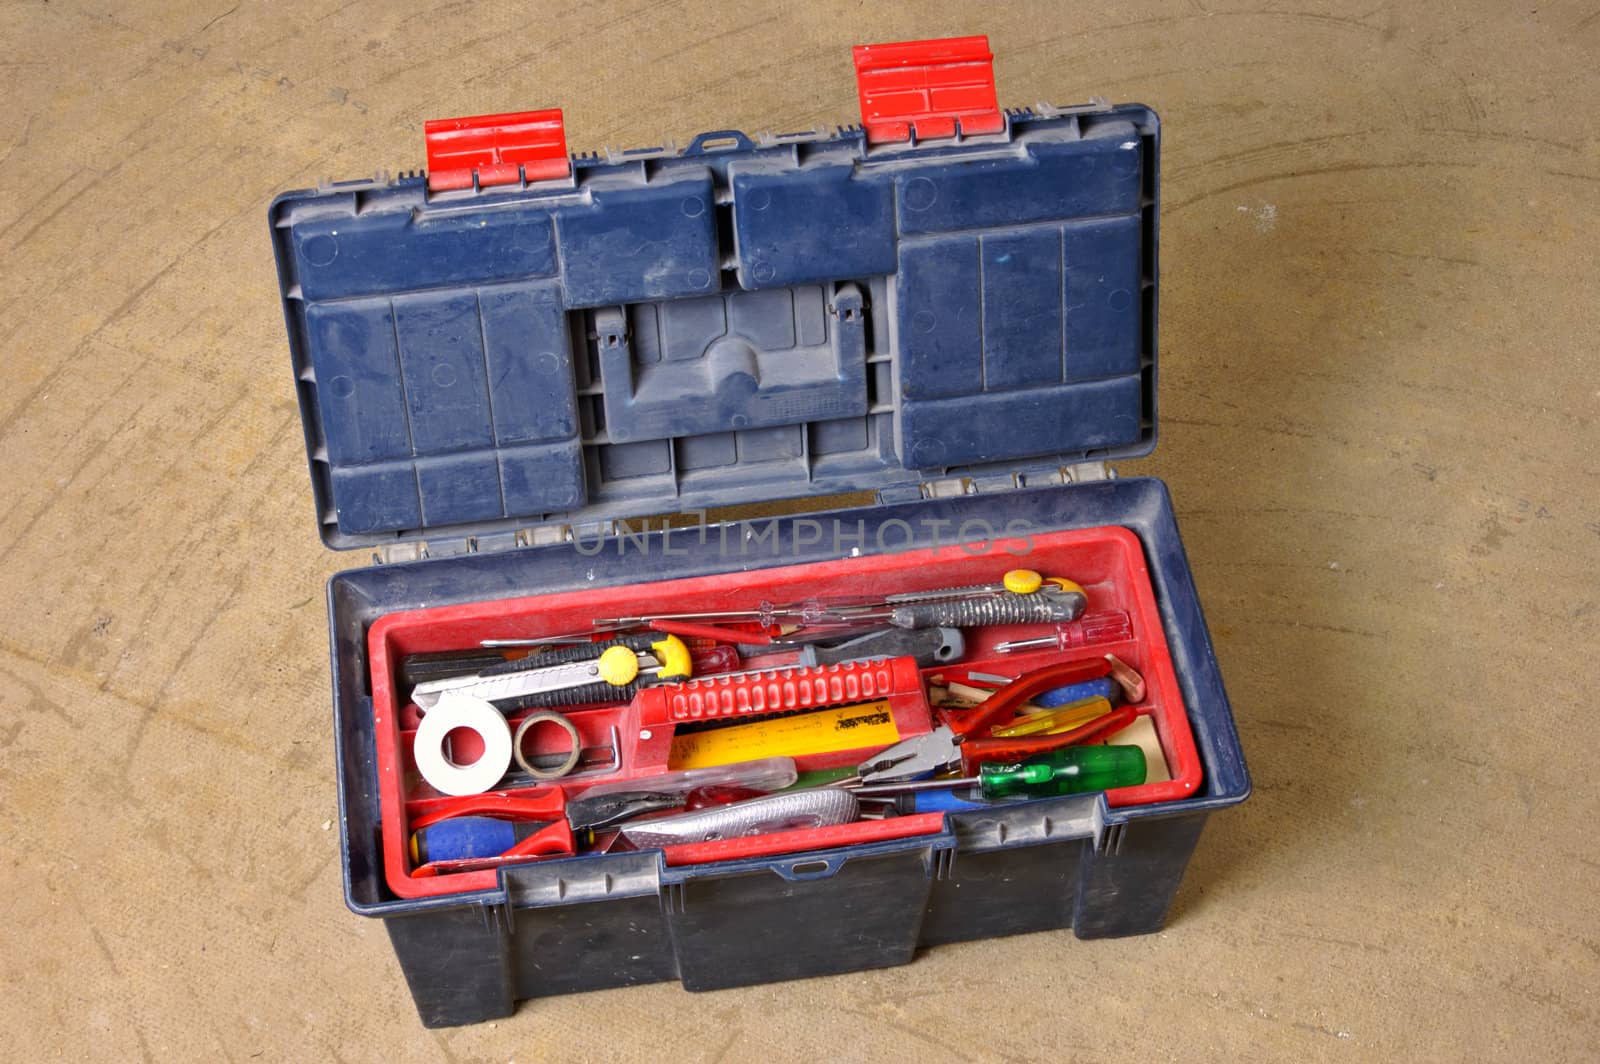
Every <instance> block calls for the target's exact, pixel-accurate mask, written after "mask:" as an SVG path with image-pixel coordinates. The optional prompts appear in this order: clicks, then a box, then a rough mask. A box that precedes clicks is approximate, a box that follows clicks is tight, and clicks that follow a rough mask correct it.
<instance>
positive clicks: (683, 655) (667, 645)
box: [650, 635, 694, 680]
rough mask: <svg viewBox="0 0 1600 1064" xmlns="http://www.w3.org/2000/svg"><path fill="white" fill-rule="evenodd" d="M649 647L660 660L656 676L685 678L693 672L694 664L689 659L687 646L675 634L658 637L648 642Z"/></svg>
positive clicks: (674, 678)
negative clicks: (659, 669) (659, 667)
mask: <svg viewBox="0 0 1600 1064" xmlns="http://www.w3.org/2000/svg"><path fill="white" fill-rule="evenodd" d="M650 649H651V650H653V651H655V652H656V660H657V661H659V662H661V671H660V672H658V673H656V676H657V677H658V678H660V679H663V680H687V679H688V678H689V677H690V676H692V675H693V674H694V666H693V664H692V663H691V662H690V660H689V647H688V645H687V644H686V643H684V641H683V640H681V639H679V638H678V637H677V636H675V635H669V636H666V637H664V638H662V639H659V640H657V641H656V642H654V643H651V644H650Z"/></svg>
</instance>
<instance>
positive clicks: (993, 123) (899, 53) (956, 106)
mask: <svg viewBox="0 0 1600 1064" xmlns="http://www.w3.org/2000/svg"><path fill="white" fill-rule="evenodd" d="M855 60H856V91H857V93H858V94H859V95H860V97H861V124H862V125H863V126H865V127H866V129H867V140H869V141H872V142H874V143H877V142H880V141H889V140H910V139H911V131H912V129H913V128H914V129H915V130H916V133H917V138H918V139H919V140H927V139H930V138H935V137H953V136H955V134H956V123H957V122H960V123H961V132H962V133H963V134H974V133H998V132H1000V131H1001V130H1002V129H1004V128H1005V124H1006V123H1005V118H1004V117H1003V116H1002V115H1001V114H1000V104H999V103H998V102H997V101H996V99H995V94H994V56H993V55H992V54H990V52H989V38H987V37H947V38H945V39H943V40H937V41H902V42H900V43H897V44H858V45H856V47H855Z"/></svg>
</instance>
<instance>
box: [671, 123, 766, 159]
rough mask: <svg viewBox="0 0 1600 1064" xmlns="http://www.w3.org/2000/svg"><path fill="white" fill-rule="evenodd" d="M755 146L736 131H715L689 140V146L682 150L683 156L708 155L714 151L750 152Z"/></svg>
mask: <svg viewBox="0 0 1600 1064" xmlns="http://www.w3.org/2000/svg"><path fill="white" fill-rule="evenodd" d="M724 142H727V143H724ZM755 146H756V145H755V142H754V141H752V140H751V139H750V138H749V137H747V136H745V135H744V134H743V133H741V132H740V131H739V130H737V129H715V130H712V131H711V132H709V133H702V134H700V135H699V136H698V137H695V138H694V139H693V140H691V141H690V142H689V146H688V147H687V148H685V149H683V154H685V155H710V154H711V153H712V152H714V151H750V150H751V149H752V148H754V147H755Z"/></svg>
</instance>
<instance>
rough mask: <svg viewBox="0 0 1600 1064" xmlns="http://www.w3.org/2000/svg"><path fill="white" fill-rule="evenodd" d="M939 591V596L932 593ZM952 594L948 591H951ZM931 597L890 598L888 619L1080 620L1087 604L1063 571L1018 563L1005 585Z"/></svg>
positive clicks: (965, 624)
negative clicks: (899, 601) (1045, 572)
mask: <svg viewBox="0 0 1600 1064" xmlns="http://www.w3.org/2000/svg"><path fill="white" fill-rule="evenodd" d="M933 594H938V595H939V597H933ZM947 596H948V597H947ZM928 599H929V600H928V601H905V602H904V604H903V605H895V604H894V602H893V600H890V604H891V605H893V607H894V608H892V609H891V610H889V612H888V614H887V617H886V618H885V619H886V620H888V622H889V623H890V624H892V625H894V626H895V627H896V628H934V627H939V628H976V627H981V626H984V625H991V624H1060V623H1063V622H1066V621H1075V620H1077V619H1078V617H1079V616H1081V615H1082V613H1083V610H1084V607H1085V606H1086V605H1088V601H1089V599H1088V596H1087V595H1085V594H1084V591H1083V588H1081V587H1079V586H1078V585H1077V584H1075V583H1073V582H1072V581H1071V580H1067V579H1065V578H1064V577H1059V576H1052V577H1048V578H1046V577H1043V576H1040V575H1039V574H1038V573H1036V572H1034V571H1033V570H1032V569H1013V570H1011V571H1010V572H1008V573H1006V574H1005V576H1004V577H1003V578H1002V579H1001V582H1000V585H999V586H998V587H996V586H995V585H992V584H990V585H984V586H981V587H975V588H960V589H952V590H951V591H948V592H944V593H942V594H940V593H931V594H929V595H928Z"/></svg>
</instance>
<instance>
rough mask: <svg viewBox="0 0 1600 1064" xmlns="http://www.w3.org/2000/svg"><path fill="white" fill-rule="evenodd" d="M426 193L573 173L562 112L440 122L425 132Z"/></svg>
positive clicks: (529, 112)
mask: <svg viewBox="0 0 1600 1064" xmlns="http://www.w3.org/2000/svg"><path fill="white" fill-rule="evenodd" d="M423 135H424V139H425V140H426V141H427V145H428V188H429V189H430V190H432V191H434V192H444V191H447V190H449V189H455V188H471V187H472V182H473V176H474V175H476V176H477V182H478V185H479V187H480V188H482V187H488V186H490V185H514V184H516V183H517V182H518V181H522V180H528V181H548V180H550V179H551V178H554V177H565V176H566V175H567V174H570V173H571V172H572V161H571V160H570V159H568V158H567V130H566V124H565V122H564V121H563V120H562V117H561V109H560V108H558V107H553V108H551V109H550V110H548V111H518V112H517V113H515V114H507V115H477V116H475V117H472V118H436V119H434V120H432V121H430V122H428V123H427V124H426V125H425V126H424V127H423Z"/></svg>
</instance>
